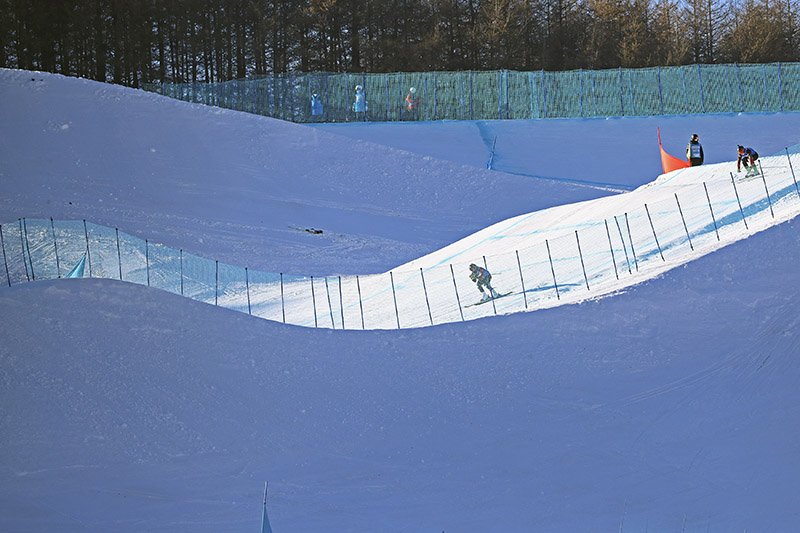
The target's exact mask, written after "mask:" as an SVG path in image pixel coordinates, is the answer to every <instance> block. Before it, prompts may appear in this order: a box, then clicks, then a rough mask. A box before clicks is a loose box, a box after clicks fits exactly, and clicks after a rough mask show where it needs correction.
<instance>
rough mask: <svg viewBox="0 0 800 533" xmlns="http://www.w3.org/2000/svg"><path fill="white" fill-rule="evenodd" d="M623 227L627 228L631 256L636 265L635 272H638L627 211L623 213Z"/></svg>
mask: <svg viewBox="0 0 800 533" xmlns="http://www.w3.org/2000/svg"><path fill="white" fill-rule="evenodd" d="M625 227H627V228H628V239H629V241H630V243H631V255H632V256H633V266H635V267H636V272H639V260H638V259H637V258H636V249H635V248H634V247H633V234H632V233H631V223H630V220H628V213H625Z"/></svg>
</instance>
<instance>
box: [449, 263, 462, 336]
mask: <svg viewBox="0 0 800 533" xmlns="http://www.w3.org/2000/svg"><path fill="white" fill-rule="evenodd" d="M450 276H451V277H452V278H453V288H454V289H455V290H456V303H457V304H458V312H459V313H460V314H461V321H462V322H463V321H464V310H463V309H462V308H461V298H460V297H459V296H458V285H457V284H456V274H455V272H454V271H453V264H452V263H450Z"/></svg>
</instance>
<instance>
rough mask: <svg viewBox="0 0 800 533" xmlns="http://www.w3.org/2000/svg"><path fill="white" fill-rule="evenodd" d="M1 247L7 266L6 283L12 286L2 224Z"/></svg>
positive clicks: (0, 230)
mask: <svg viewBox="0 0 800 533" xmlns="http://www.w3.org/2000/svg"><path fill="white" fill-rule="evenodd" d="M0 246H1V247H2V248H3V264H4V265H5V266H6V281H7V282H8V286H9V287H10V286H11V275H10V274H9V273H8V259H7V258H6V241H5V239H4V238H3V225H2V224H0Z"/></svg>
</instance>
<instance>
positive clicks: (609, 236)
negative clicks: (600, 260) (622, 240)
mask: <svg viewBox="0 0 800 533" xmlns="http://www.w3.org/2000/svg"><path fill="white" fill-rule="evenodd" d="M604 222H605V224H606V235H608V249H609V250H611V264H612V265H614V275H615V276H616V277H617V279H619V272H618V271H617V259H616V257H614V245H613V244H612V243H611V232H610V231H609V229H608V219H605V220H604Z"/></svg>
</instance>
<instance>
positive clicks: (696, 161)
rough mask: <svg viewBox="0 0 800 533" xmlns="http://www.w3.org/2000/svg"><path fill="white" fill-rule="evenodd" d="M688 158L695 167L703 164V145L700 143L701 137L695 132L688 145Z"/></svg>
mask: <svg viewBox="0 0 800 533" xmlns="http://www.w3.org/2000/svg"><path fill="white" fill-rule="evenodd" d="M686 159H688V160H689V163H691V165H692V166H693V167H697V166H700V165H702V164H703V145H701V144H700V137H698V135H697V134H696V133H695V134H693V135H692V138H691V139H690V140H689V144H687V145H686Z"/></svg>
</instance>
